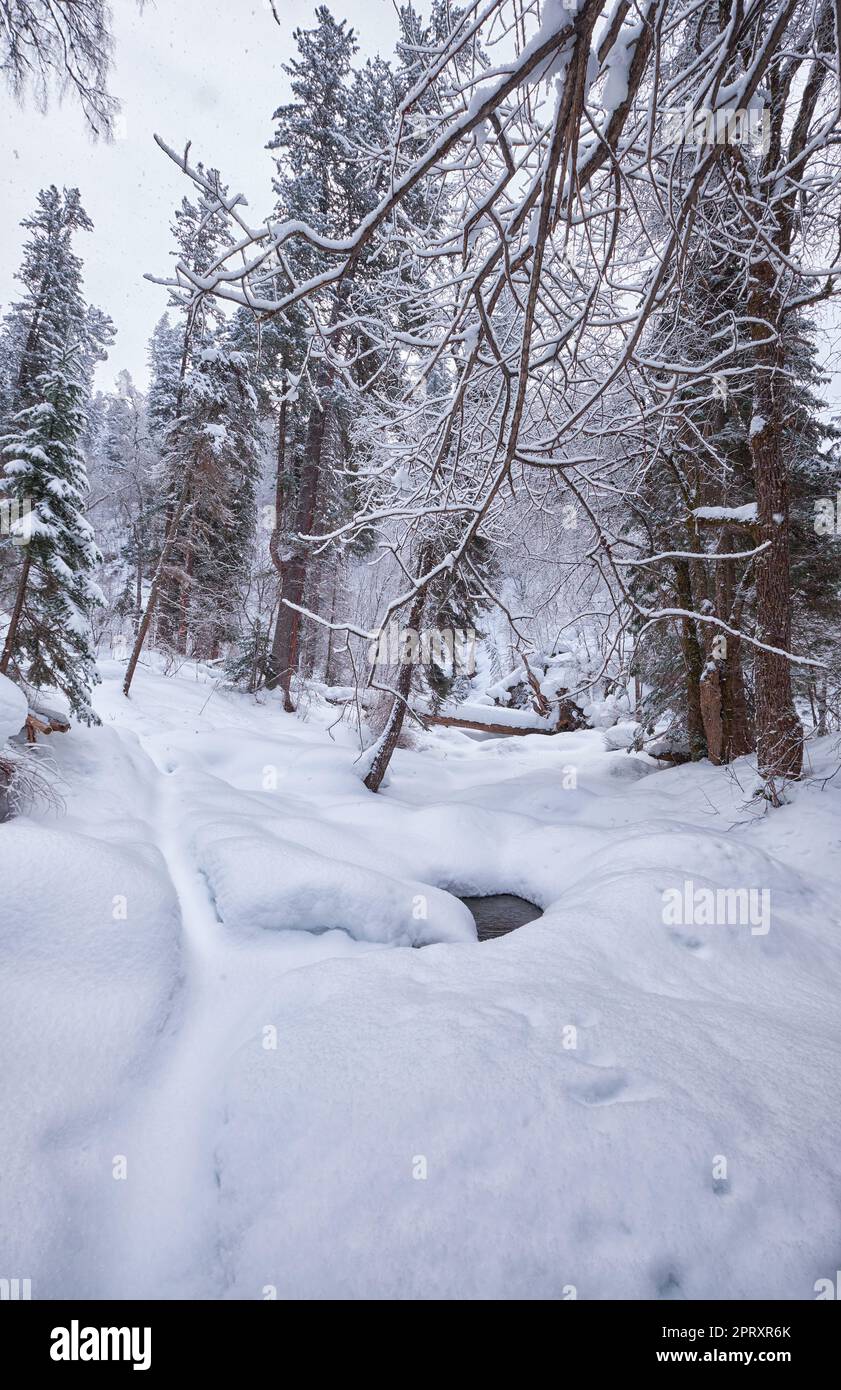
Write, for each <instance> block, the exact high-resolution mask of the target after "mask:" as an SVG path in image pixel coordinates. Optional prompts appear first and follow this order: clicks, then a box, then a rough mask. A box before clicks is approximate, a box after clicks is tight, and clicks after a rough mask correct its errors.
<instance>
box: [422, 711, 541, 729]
mask: <svg viewBox="0 0 841 1390" xmlns="http://www.w3.org/2000/svg"><path fill="white" fill-rule="evenodd" d="M416 713H417V715H418V718H419V719H422V720H423V722H424V724H443V725H444V727H445V728H448V729H472V730H474V731H475V732H476V733H478V734H496V735H501V734H556V733H558V732H559V731H558V729H556V728H554V727H551V726H550V727H549V728H545V729H542V728H540V727H539V726H537V725H521V726H520V727H518V726H517V725H512V724H483V723H480V722H479V720H478V719H457V718H455V716H454V715H449V714H425V713H421V712H420V711H416Z"/></svg>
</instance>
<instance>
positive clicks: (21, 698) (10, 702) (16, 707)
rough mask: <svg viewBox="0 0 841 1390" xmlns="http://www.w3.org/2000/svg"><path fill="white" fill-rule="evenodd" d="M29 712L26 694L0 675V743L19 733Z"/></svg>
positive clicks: (6, 677)
mask: <svg viewBox="0 0 841 1390" xmlns="http://www.w3.org/2000/svg"><path fill="white" fill-rule="evenodd" d="M28 712H29V706H28V704H27V701H26V696H25V695H24V693H23V691H22V690H19V689H18V687H17V686H16V685H15V684H14V683H13V682H12V681H10V680H9V678H8V676H0V743H5V742H6V741H7V740H8V739H10V738H14V736H15V734H19V733H20V731H21V729H22V728H23V726H24V724H25V723H26V716H27V714H28Z"/></svg>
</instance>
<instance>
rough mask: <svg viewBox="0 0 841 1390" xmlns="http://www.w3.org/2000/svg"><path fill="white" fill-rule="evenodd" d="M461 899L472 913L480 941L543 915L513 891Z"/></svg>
mask: <svg viewBox="0 0 841 1390" xmlns="http://www.w3.org/2000/svg"><path fill="white" fill-rule="evenodd" d="M461 901H462V902H463V903H464V905H465V907H469V908H470V911H471V912H472V913H473V920H474V922H475V923H476V930H477V931H478V933H479V940H480V941H489V940H490V939H491V937H494V936H504V935H505V933H506V932H509V931H513V930H514V928H515V927H522V926H525V924H526V922H534V921H535V920H536V918H538V917H542V916H543V913H542V911H541V909H540V908H539V907H535V905H534V903H530V902H527V901H526V899H525V898H518V897H516V896H515V895H514V894H513V893H492V894H491V895H490V896H489V897H487V898H462V900H461Z"/></svg>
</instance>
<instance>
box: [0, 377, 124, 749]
mask: <svg viewBox="0 0 841 1390" xmlns="http://www.w3.org/2000/svg"><path fill="white" fill-rule="evenodd" d="M35 386H36V390H37V395H38V400H37V402H36V403H35V404H33V405H30V406H27V407H26V408H25V409H23V410H22V411H20V412H19V413H18V415H17V416H16V417H15V419H14V422H13V429H12V430H11V431H10V433H9V434H8V435H7V436H5V437H4V438H3V440H2V457H3V459H4V476H3V479H2V486H3V490H4V493H5V494H6V495H7V496H11V498H12V499H14V501H15V502H16V503H17V504H18V508H19V509H20V511H21V513H22V518H21V520H20V522H19V523H18V526H19V527H23V528H25V529H24V539H25V542H26V543H25V545H24V547H23V549H24V552H25V553H24V558H23V560H22V563H21V566H20V572H19V576H18V584H17V593H16V596H15V602H14V606H13V608H12V615H11V620H10V623H9V628H8V632H7V634H6V640H5V645H4V648H3V654H2V657H1V658H0V672H2V673H4V674H5V673H6V672H7V671H8V670H9V669H10V667H13V668H14V670H15V671H16V673H17V674H18V675H19V676H20V678H21V679H23V680H25V681H26V683H27V684H28V685H30V686H33V687H35V688H36V689H41V688H44V687H47V688H54V689H58V690H60V691H62V692H63V693H64V694H65V695H66V696H67V699H68V701H69V703H70V708H71V710H72V711H73V713H74V714H76V715H77V716H78V717H79V718H80V719H81V720H83V721H84V722H85V723H88V724H95V723H98V722H99V721H98V719H97V716H96V715H95V714H94V712H93V710H92V709H91V705H90V692H91V688H92V686H93V685H94V684H96V682H97V680H98V677H97V674H96V669H95V656H94V652H93V650H92V646H91V636H90V618H91V613H92V611H93V609H94V608H96V607H98V606H101V604H102V602H103V600H102V594H101V592H100V590H99V587H98V586H97V584H96V583H95V581H94V578H93V576H94V571H95V570H96V567H97V564H98V563H99V560H100V554H99V551H98V549H97V547H96V545H95V543H94V538H93V530H92V528H91V526H90V523H89V522H88V521H87V520H86V518H85V516H84V501H85V496H86V493H87V489H88V481H87V473H86V468H85V461H84V459H83V457H82V454H81V453H80V450H79V441H80V440H81V438H82V437H83V435H84V432H85V428H86V419H85V410H84V401H85V397H86V394H87V387H86V383H85V381H84V380H83V379H80V376H79V372H78V352H65V353H63V354H61V355H60V356H58V357H57V359H56V361H55V363H54V365H53V366H52V367H51V368H50V369H49V370H48V371H47V372H45V373H43V375H42V376H41V377H39V378H38V380H37V382H36V383H35Z"/></svg>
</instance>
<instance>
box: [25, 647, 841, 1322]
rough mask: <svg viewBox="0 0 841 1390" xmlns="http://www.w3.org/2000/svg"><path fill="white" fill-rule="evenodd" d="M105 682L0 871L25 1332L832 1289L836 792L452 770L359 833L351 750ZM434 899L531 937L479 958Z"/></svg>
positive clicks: (605, 764) (572, 752)
mask: <svg viewBox="0 0 841 1390" xmlns="http://www.w3.org/2000/svg"><path fill="white" fill-rule="evenodd" d="M107 676H108V679H107V680H106V684H105V686H104V688H103V690H102V691H101V694H100V709H101V711H102V714H103V719H104V726H105V727H104V728H103V729H101V730H94V731H90V732H87V731H74V734H73V735H72V737H70V738H67V739H66V740H63V741H62V742H61V743H60V744H59V745H58V746H57V747H56V748H55V750H54V751H55V754H56V756H58V757H59V758H60V759H61V762H62V765H63V771H64V776H65V780H66V785H67V797H66V799H67V807H66V813H65V814H64V815H63V816H61V817H58V818H56V817H40V818H39V817H30V818H28V819H27V820H25V821H23V822H20V823H17V824H16V825H15V826H14V827H8V828H7V829H6V831H4V832H3V834H0V860H2V854H3V852H4V849H5V848H6V847H9V849H10V851H13V857H14V855H16V856H17V860H16V861H15V862H17V863H18V865H19V866H20V870H19V871H20V877H19V880H17V881H19V882H20V883H21V884H22V887H21V892H20V895H19V898H16V897H15V892H14V888H13V889H12V892H11V893H10V895H9V896H10V908H11V916H10V918H9V923H8V925H5V924H4V934H2V935H0V948H2V949H3V952H4V964H8V965H9V973H8V984H7V989H8V1001H9V1006H10V1011H9V1013H8V1015H4V1017H8V1020H9V1022H8V1025H7V1027H8V1030H9V1038H8V1043H9V1051H10V1057H11V1062H12V1066H11V1068H10V1069H9V1070H8V1071H7V1074H6V1076H5V1078H4V1082H5V1084H6V1086H8V1087H12V1082H11V1081H10V1080H9V1073H10V1072H11V1074H15V1063H18V1064H19V1071H20V1080H19V1082H18V1087H17V1090H15V1089H14V1088H13V1087H12V1089H11V1091H10V1094H9V1095H7V1096H6V1098H5V1099H4V1100H2V1101H0V1103H2V1104H3V1105H4V1113H6V1114H9V1113H15V1114H16V1115H19V1116H20V1124H19V1126H18V1128H17V1129H16V1131H15V1132H14V1133H12V1134H9V1133H6V1134H4V1138H3V1153H2V1155H0V1159H2V1163H0V1170H2V1172H3V1173H5V1174H6V1175H7V1182H6V1184H5V1191H4V1192H2V1196H3V1199H4V1202H3V1205H4V1211H3V1221H4V1230H5V1231H6V1232H7V1236H8V1241H7V1250H8V1258H10V1259H11V1260H12V1263H13V1264H14V1265H15V1267H16V1270H17V1272H18V1273H19V1275H20V1276H21V1277H32V1278H33V1287H34V1291H35V1296H36V1297H38V1296H41V1297H56V1296H61V1295H67V1294H68V1293H80V1294H82V1295H83V1296H105V1295H110V1296H118V1297H119V1296H129V1295H139V1296H148V1297H158V1298H160V1297H199V1298H220V1297H233V1298H261V1297H264V1296H265V1294H264V1290H266V1289H268V1290H272V1289H276V1290H277V1296H278V1297H280V1298H287V1297H292V1298H295V1297H310V1298H319V1297H342V1298H347V1297H351V1298H354V1297H356V1298H359V1297H375V1298H376V1297H386V1298H395V1297H396V1298H401V1297H412V1298H414V1297H420V1298H424V1297H448V1298H473V1297H526V1298H528V1297H562V1296H570V1291H571V1290H575V1291H576V1293H577V1296H579V1297H584V1298H593V1297H639V1298H649V1297H663V1298H672V1297H677V1298H680V1297H730V1296H735V1297H747V1296H751V1297H777V1298H808V1297H812V1296H813V1287H814V1282H815V1280H817V1279H818V1278H822V1277H826V1276H827V1275H831V1274H832V1271H833V1270H834V1268H835V1263H834V1262H835V1261H836V1252H837V1249H838V1242H839V1235H840V1234H841V1221H839V1211H840V1210H841V1200H840V1199H839V1193H841V1158H839V1155H838V1153H837V1146H834V1145H833V1142H832V1134H831V1127H830V1126H829V1125H828V1124H827V1118H828V1116H829V1115H831V1114H833V1113H835V1110H837V1103H838V1096H839V1078H841V1049H839V1024H838V1006H837V999H838V994H839V986H841V952H839V931H840V930H841V923H839V914H838V909H837V902H838V888H839V877H841V874H839V869H838V867H837V866H838V864H839V858H840V857H839V855H838V848H839V844H840V843H841V833H839V831H838V825H839V824H841V820H840V819H839V809H841V808H840V807H839V795H840V794H839V792H838V791H837V790H835V788H834V785H830V786H829V787H827V788H826V790H822V788H821V786H820V785H819V784H817V783H813V784H810V785H804V786H803V787H801V788H799V789H798V790H797V792H796V793H795V800H794V804H793V805H792V806H790V807H787V808H785V809H784V810H783V811H781V812H779V813H776V814H775V815H773V816H766V817H759V818H757V817H756V815H755V811H754V810H751V809H748V808H747V807H746V795H745V792H749V791H750V790H751V786H752V784H751V780H750V771H749V769H748V768H747V767H745V766H743V765H740V767H739V769H737V772H738V775H739V776H740V777H741V778H742V779H743V781H744V787H745V791H743V790H742V789H740V787H739V785H738V783H737V782H736V780H735V779H734V778H733V777H731V776H730V775H729V774H728V773H726V772H724V771H721V770H716V769H712V768H709V767H706V766H701V767H696V768H689V769H678V770H674V771H669V772H665V773H663V772H657V773H653V774H651V775H646V768H645V767H644V766H643V765H642V764H640V763H638V762H635V761H634V760H632V759H628V758H627V757H626V756H625V755H624V754H621V753H606V752H605V751H604V747H603V744H602V740H601V737H600V736H599V735H598V734H594V733H584V734H580V735H572V734H570V735H558V736H556V737H553V738H547V737H545V736H539V737H535V738H525V739H522V740H516V741H515V740H498V741H483V742H472V741H470V740H469V739H468V738H466V737H465V736H464V735H462V734H458V733H448V734H439V735H436V736H434V738H433V737H431V738H430V740H429V744H428V746H427V747H426V748H424V749H422V750H418V751H413V752H405V753H402V754H399V755H398V757H397V759H396V763H395V770H394V776H393V780H392V783H391V785H390V787H389V788H388V789H387V790H386V792H385V793H384V794H382V795H381V796H379V797H377V798H374V797H371V796H369V795H368V794H367V793H365V791H364V789H362V788H361V786H360V784H359V780H358V777H357V776H356V774H355V772H354V770H353V767H352V761H353V750H352V747H351V745H350V742H349V739H348V738H347V736H346V733H345V731H344V730H342V729H339V730H337V731H334V736H335V739H336V741H335V742H333V741H331V739H330V738H329V737H328V736H327V735H326V733H325V730H324V727H323V725H324V723H325V722H327V721H329V720H331V719H332V718H334V717H335V716H334V713H333V712H329V713H328V712H326V711H325V712H320V711H318V710H317V709H314V710H313V712H312V718H311V719H310V721H309V722H305V723H302V722H300V721H298V720H296V719H290V718H288V717H285V716H283V715H282V714H280V712H279V711H278V710H277V709H276V708H275V707H259V706H257V705H255V704H254V702H253V701H250V700H247V699H246V698H244V697H240V696H235V695H230V694H224V693H221V692H215V693H214V691H213V687H212V686H211V685H210V684H207V683H205V682H203V681H202V680H199V679H196V673H195V672H193V671H192V670H190V671H189V672H186V673H182V674H180V675H179V676H177V677H172V678H169V679H166V680H164V679H163V678H161V677H155V676H152V675H150V674H149V673H146V672H144V673H143V675H142V677H141V679H140V680H139V682H138V686H137V694H136V696H135V698H134V699H133V700H132V702H131V703H130V705H126V703H125V702H124V701H123V700H122V697H121V696H120V695H119V689H118V684H117V680H118V677H119V670H118V668H117V667H116V666H115V667H114V668H113V670H110V669H109V670H108V672H107ZM208 696H210V698H208ZM818 756H820V757H822V758H823V759H824V764H825V767H826V769H827V770H831V769H832V768H833V767H834V766H835V763H834V762H833V761H832V757H833V755H832V750H831V749H830V748H826V749H825V750H824V752H823V753H822V754H819V755H818ZM571 769H572V770H574V774H575V775H574V776H573V777H570V775H569V774H570V770H571ZM30 864H31V865H32V866H33V867H32V869H31V871H29V870H28V869H27V866H28V865H30ZM35 865H37V870H36V869H35V867H34V866H35ZM687 880H691V882H692V883H693V884H694V885H695V886H696V887H703V886H709V887H711V888H713V889H714V888H716V887H721V888H738V887H742V886H743V887H746V888H751V887H754V888H756V889H757V890H759V889H767V891H768V892H769V893H770V895H771V896H770V902H771V908H772V912H771V920H770V928H769V930H768V931H767V933H759V932H756V933H755V932H752V931H751V929H750V927H749V926H745V925H733V926H724V925H719V926H715V925H706V924H704V923H703V922H701V923H698V922H689V923H678V924H673V923H669V922H666V921H664V914H663V894H664V891H666V890H668V889H670V888H672V887H678V888H681V889H682V888H683V887H684V886H685V883H686V881H687ZM6 881H7V882H12V883H14V882H15V881H16V880H14V879H13V878H12V877H10V875H9V874H8V873H7V877H6ZM69 884H72V886H68V885H69ZM442 888H451V889H453V890H454V891H457V892H464V893H470V892H473V893H487V892H498V891H503V892H504V891H510V892H515V893H520V894H522V895H523V896H525V897H527V898H530V899H532V900H534V901H536V902H538V903H540V904H541V905H542V906H544V907H545V908H546V909H547V911H546V914H545V916H544V917H543V918H542V919H541V920H540V921H538V922H535V923H533V924H530V925H528V926H526V927H524V928H522V929H521V930H519V931H517V932H515V933H513V934H512V935H510V936H507V937H504V938H501V939H499V940H497V941H491V942H487V943H484V944H482V945H481V946H479V945H477V944H475V943H474V942H471V939H470V933H469V931H467V930H466V929H465V926H464V919H463V916H462V915H460V911H459V905H458V904H457V903H454V901H453V899H451V898H450V897H448V895H447V894H446V893H441V891H440V890H441V889H442ZM419 891H420V899H421V910H422V911H423V912H425V913H426V920H425V921H423V922H421V923H417V922H415V920H414V916H413V914H414V913H416V912H417V911H418V901H419ZM118 898H119V899H120V900H122V899H123V898H124V899H125V901H126V903H127V909H126V911H127V920H126V921H124V922H123V921H119V920H117V921H114V920H113V914H112V908H111V904H112V902H115V901H117V900H118ZM117 915H118V917H119V913H118V914H117ZM335 920H341V924H342V925H343V926H345V927H346V928H347V930H346V931H336V930H332V931H320V930H318V928H319V927H321V926H324V925H325V923H326V922H327V921H329V922H330V923H332V922H333V921H335ZM301 925H309V926H311V927H313V928H314V929H316V930H315V931H301V930H278V929H277V928H279V927H284V926H285V927H300V926H301ZM267 927H268V928H274V929H273V930H266V929H265V928H267ZM416 929H422V930H424V931H426V932H427V933H428V934H429V936H428V939H436V935H437V937H438V938H439V939H441V938H443V939H445V940H446V941H447V942H448V943H449V944H441V945H432V946H429V947H428V948H427V949H425V950H423V951H415V950H408V949H406V948H405V942H406V941H407V940H408V937H407V936H406V933H407V932H408V933H411V932H412V931H413V930H416ZM350 932H355V933H357V935H359V934H361V935H363V936H367V938H368V939H367V940H354V939H352V937H351V935H349V934H348V933H350ZM390 941H391V942H392V943H393V942H395V941H402V942H404V945H402V946H397V947H396V948H395V945H394V944H389V942H390ZM0 1002H2V1001H0ZM5 1031H6V1026H4V1032H5ZM44 1038H46V1040H47V1042H46V1045H45V1044H44V1043H43V1041H41V1042H39V1041H38V1040H43V1039H44ZM275 1040H276V1046H272V1045H271V1044H272V1042H274V1041H275ZM4 1041H6V1039H4ZM267 1043H268V1045H267ZM115 1157H116V1158H120V1157H122V1158H123V1159H124V1161H125V1167H126V1172H125V1175H124V1176H122V1175H121V1176H118V1177H115V1176H114V1171H113V1170H114V1162H115ZM10 1196H11V1197H12V1200H11V1202H9V1201H7V1200H6V1198H8V1197H10ZM13 1272H14V1271H13Z"/></svg>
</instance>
